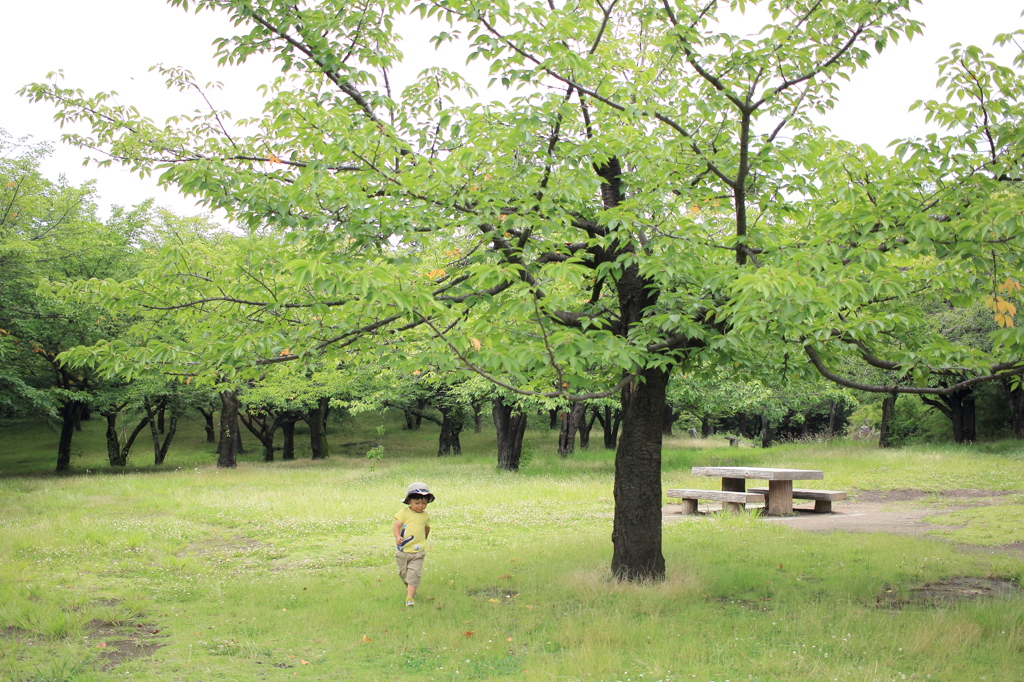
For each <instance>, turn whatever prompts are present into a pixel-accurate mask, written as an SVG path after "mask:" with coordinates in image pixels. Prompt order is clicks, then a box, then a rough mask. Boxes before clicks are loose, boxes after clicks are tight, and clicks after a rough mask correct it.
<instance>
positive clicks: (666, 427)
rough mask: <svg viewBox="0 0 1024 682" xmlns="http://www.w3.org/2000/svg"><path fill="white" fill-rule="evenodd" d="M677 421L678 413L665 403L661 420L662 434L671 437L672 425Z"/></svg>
mask: <svg viewBox="0 0 1024 682" xmlns="http://www.w3.org/2000/svg"><path fill="white" fill-rule="evenodd" d="M677 419H679V413H678V412H676V411H675V410H673V409H672V406H671V405H669V404H668V403H665V418H664V419H663V420H662V434H663V435H666V436H671V435H672V425H673V424H675V423H676V420H677Z"/></svg>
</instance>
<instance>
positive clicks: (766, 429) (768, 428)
mask: <svg viewBox="0 0 1024 682" xmlns="http://www.w3.org/2000/svg"><path fill="white" fill-rule="evenodd" d="M771 446H772V423H771V421H769V419H768V415H766V414H765V413H764V412H762V413H761V447H762V448H770V447H771Z"/></svg>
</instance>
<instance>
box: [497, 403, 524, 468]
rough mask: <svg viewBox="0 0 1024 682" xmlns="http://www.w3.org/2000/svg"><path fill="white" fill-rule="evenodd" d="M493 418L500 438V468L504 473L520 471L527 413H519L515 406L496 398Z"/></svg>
mask: <svg viewBox="0 0 1024 682" xmlns="http://www.w3.org/2000/svg"><path fill="white" fill-rule="evenodd" d="M491 416H492V417H493V418H494V429H495V431H496V432H497V436H498V468H499V469H501V470H502V471H519V460H520V459H521V458H522V455H523V434H525V433H526V413H525V412H521V411H519V410H518V409H517V408H516V407H515V405H509V404H506V403H505V402H504V401H503V400H502V399H501V398H495V399H494V406H493V407H492V408H491Z"/></svg>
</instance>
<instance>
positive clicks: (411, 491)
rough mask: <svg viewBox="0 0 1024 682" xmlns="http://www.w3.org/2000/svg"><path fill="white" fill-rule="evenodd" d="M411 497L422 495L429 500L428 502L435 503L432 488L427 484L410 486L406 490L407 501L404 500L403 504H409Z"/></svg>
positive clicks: (421, 483)
mask: <svg viewBox="0 0 1024 682" xmlns="http://www.w3.org/2000/svg"><path fill="white" fill-rule="evenodd" d="M410 495H422V496H423V497H425V498H427V502H433V501H434V494H433V493H432V492H430V488H428V487H427V484H426V483H424V482H422V481H417V482H415V483H410V484H409V487H408V488H406V489H405V499H404V500H402V504H409V496H410Z"/></svg>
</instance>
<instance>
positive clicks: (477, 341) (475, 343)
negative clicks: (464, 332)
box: [469, 337, 481, 351]
mask: <svg viewBox="0 0 1024 682" xmlns="http://www.w3.org/2000/svg"><path fill="white" fill-rule="evenodd" d="M469 340H470V341H472V342H473V348H474V349H476V350H477V351H479V350H480V348H481V344H480V339H476V338H473V337H470V338H469Z"/></svg>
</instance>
